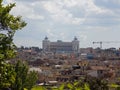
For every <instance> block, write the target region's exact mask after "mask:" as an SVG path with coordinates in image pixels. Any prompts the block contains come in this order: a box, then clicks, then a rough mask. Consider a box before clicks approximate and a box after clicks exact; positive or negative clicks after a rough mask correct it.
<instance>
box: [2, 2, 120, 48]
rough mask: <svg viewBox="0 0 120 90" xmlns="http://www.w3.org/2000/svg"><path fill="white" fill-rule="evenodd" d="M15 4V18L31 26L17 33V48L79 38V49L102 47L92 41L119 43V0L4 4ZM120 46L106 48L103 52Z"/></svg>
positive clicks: (107, 45)
mask: <svg viewBox="0 0 120 90" xmlns="http://www.w3.org/2000/svg"><path fill="white" fill-rule="evenodd" d="M8 3H16V7H14V8H13V10H12V12H11V13H12V14H14V15H21V16H22V17H23V20H25V21H26V22H27V23H28V25H27V26H26V27H25V28H24V29H23V30H20V31H18V32H17V33H16V35H15V37H14V42H15V44H16V45H17V46H38V47H42V40H43V39H44V37H45V36H48V37H49V39H50V40H51V41H56V40H62V41H70V40H72V39H73V37H74V36H76V37H77V38H78V39H79V40H80V48H85V47H99V45H98V44H96V45H93V44H92V42H93V41H120V40H119V38H120V35H119V33H120V30H119V29H120V25H119V24H120V16H119V14H120V10H119V8H120V1H119V0H5V1H4V4H8ZM107 47H108V48H109V47H116V48H118V47H120V43H111V44H103V48H107Z"/></svg>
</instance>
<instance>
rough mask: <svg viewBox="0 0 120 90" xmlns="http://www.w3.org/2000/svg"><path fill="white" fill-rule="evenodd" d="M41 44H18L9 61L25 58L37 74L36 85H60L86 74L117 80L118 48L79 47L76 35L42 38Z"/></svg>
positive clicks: (119, 75)
mask: <svg viewBox="0 0 120 90" xmlns="http://www.w3.org/2000/svg"><path fill="white" fill-rule="evenodd" d="M42 45H43V46H42V48H39V47H24V46H21V47H20V48H18V49H17V51H18V53H17V57H16V58H15V59H13V60H12V61H13V62H14V60H23V62H24V61H27V62H28V64H29V66H30V70H35V71H37V72H38V73H39V79H38V85H43V84H48V85H49V84H51V85H60V84H61V83H63V82H74V81H76V80H80V79H81V78H82V77H86V76H87V77H96V78H101V79H104V80H107V81H109V82H111V83H120V82H119V80H118V78H119V77H120V67H119V65H120V50H119V49H116V48H108V49H101V48H99V47H98V48H95V49H93V48H92V47H88V48H80V47H79V40H78V39H77V37H74V39H73V41H71V42H64V41H61V40H57V41H56V42H50V40H49V39H48V37H45V39H44V40H43V41H42Z"/></svg>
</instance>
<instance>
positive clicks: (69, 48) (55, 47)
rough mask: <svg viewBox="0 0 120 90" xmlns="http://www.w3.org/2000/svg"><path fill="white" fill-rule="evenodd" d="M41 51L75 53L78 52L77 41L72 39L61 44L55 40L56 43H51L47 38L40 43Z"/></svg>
mask: <svg viewBox="0 0 120 90" xmlns="http://www.w3.org/2000/svg"><path fill="white" fill-rule="evenodd" d="M42 47H43V51H49V52H54V53H77V52H79V40H78V39H77V38H76V37H74V40H73V41H71V42H63V41H61V40H57V41H56V42H51V41H50V40H49V39H48V37H45V39H44V40H43V42H42Z"/></svg>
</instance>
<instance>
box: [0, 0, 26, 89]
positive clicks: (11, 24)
mask: <svg viewBox="0 0 120 90" xmlns="http://www.w3.org/2000/svg"><path fill="white" fill-rule="evenodd" d="M2 2H3V0H0V89H2V88H4V87H10V86H11V85H12V84H13V83H14V81H15V78H14V77H15V72H14V67H13V65H11V64H9V63H7V62H6V60H8V59H10V58H13V57H15V54H16V51H15V48H16V46H15V44H14V43H13V36H14V34H15V32H16V31H17V30H18V29H22V28H23V27H24V26H26V23H25V22H24V21H23V20H22V19H21V17H20V16H16V17H15V16H13V15H11V14H10V11H11V9H12V8H13V7H14V6H15V3H13V4H8V5H6V6H4V5H3V4H2Z"/></svg>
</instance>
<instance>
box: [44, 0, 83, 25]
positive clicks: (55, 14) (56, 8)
mask: <svg viewBox="0 0 120 90" xmlns="http://www.w3.org/2000/svg"><path fill="white" fill-rule="evenodd" d="M61 3H62V2H61ZM43 7H44V8H45V9H46V10H47V11H48V12H49V13H50V14H51V17H52V18H53V20H55V21H58V22H61V23H67V24H80V23H81V22H82V21H83V20H84V19H83V18H76V17H75V18H74V17H73V14H72V13H70V12H69V11H68V10H67V9H65V8H64V7H63V5H61V4H59V2H57V1H48V2H43Z"/></svg>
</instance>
